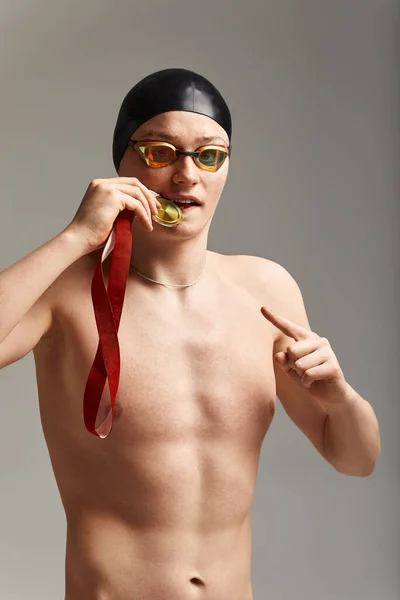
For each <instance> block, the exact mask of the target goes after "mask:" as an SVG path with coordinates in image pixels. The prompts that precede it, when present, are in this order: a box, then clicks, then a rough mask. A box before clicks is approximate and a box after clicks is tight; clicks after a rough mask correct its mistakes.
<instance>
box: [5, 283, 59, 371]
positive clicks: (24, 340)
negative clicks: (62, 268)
mask: <svg viewBox="0 0 400 600" xmlns="http://www.w3.org/2000/svg"><path fill="white" fill-rule="evenodd" d="M51 324H52V307H51V302H50V294H46V293H45V294H43V295H42V296H41V297H40V298H39V299H38V300H37V301H36V303H35V304H34V305H33V306H32V308H31V309H30V310H29V311H28V312H27V313H26V315H25V316H24V317H23V318H22V319H21V321H20V322H19V323H18V324H17V325H16V326H15V327H14V329H13V330H12V331H11V332H10V333H9V334H8V336H7V337H6V339H5V340H4V341H3V342H2V343H1V344H0V369H3V368H4V367H7V366H9V365H11V364H13V363H15V362H17V361H18V360H20V359H21V358H23V357H24V356H26V355H27V354H28V353H29V352H30V351H31V350H33V348H35V346H36V345H37V344H38V343H39V341H40V340H41V339H42V338H43V337H45V336H46V334H47V333H48V332H49V331H50V328H51Z"/></svg>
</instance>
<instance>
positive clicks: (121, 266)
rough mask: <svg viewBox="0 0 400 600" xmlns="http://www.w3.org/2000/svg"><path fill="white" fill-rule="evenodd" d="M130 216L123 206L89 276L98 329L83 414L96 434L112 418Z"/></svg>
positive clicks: (106, 432) (104, 433)
mask: <svg viewBox="0 0 400 600" xmlns="http://www.w3.org/2000/svg"><path fill="white" fill-rule="evenodd" d="M133 216H134V213H133V212H132V211H129V210H123V211H122V212H121V213H120V214H119V216H118V217H117V219H116V221H115V223H114V227H113V230H112V231H111V233H110V235H109V237H108V239H107V242H106V245H105V247H104V250H103V254H102V256H101V259H100V260H99V263H98V265H97V267H96V270H95V273H94V276H93V280H92V287H91V293H92V303H93V308H94V314H95V318H96V325H97V331H98V333H99V345H98V347H97V353H96V357H95V359H94V361H93V364H92V367H91V369H90V373H89V377H88V380H87V383H86V388H85V394H84V399H83V415H84V421H85V426H86V429H87V430H88V431H89V432H90V433H93V434H94V435H97V436H98V437H100V438H106V437H107V436H108V435H109V433H110V432H111V429H112V426H113V420H114V407H115V402H116V398H117V392H118V386H119V376H120V368H121V358H120V349H119V342H118V329H119V323H120V320H121V314H122V307H123V304H124V297H125V290H126V283H127V280H128V275H129V265H130V260H131V250H132V230H131V225H132V220H133ZM111 251H114V252H113V256H112V259H111V267H110V274H109V277H108V286H107V288H106V285H105V281H104V274H103V266H102V265H103V262H104V260H105V259H106V258H107V256H108V255H109V254H110V252H111ZM107 379H108V386H109V390H110V396H111V406H110V403H109V401H107V402H105V403H104V402H103V405H104V404H105V406H102V409H101V414H102V418H100V419H98V417H99V409H100V403H101V400H102V394H103V390H104V386H105V383H106V381H107ZM98 420H100V422H99V423H97V421H98Z"/></svg>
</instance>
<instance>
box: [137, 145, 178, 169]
mask: <svg viewBox="0 0 400 600" xmlns="http://www.w3.org/2000/svg"><path fill="white" fill-rule="evenodd" d="M139 150H140V152H141V153H142V154H143V155H144V157H145V158H146V159H147V160H148V161H149V162H150V164H151V165H152V166H154V167H158V166H160V167H163V166H164V165H167V164H169V163H171V162H172V161H174V160H175V158H176V155H175V151H174V150H173V149H172V148H170V147H169V146H158V145H156V144H155V145H149V146H139Z"/></svg>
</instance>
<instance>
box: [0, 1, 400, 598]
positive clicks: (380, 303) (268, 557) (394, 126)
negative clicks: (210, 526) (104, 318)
mask: <svg viewBox="0 0 400 600" xmlns="http://www.w3.org/2000/svg"><path fill="white" fill-rule="evenodd" d="M398 24H399V6H398V2H395V1H394V0H393V1H391V0H346V1H345V0H336V1H335V2H328V1H327V0H302V1H300V0H299V1H296V0H275V1H272V0H269V1H264V2H262V1H261V0H259V2H254V1H252V2H250V1H247V2H228V1H224V0H220V1H219V2H217V1H216V0H214V2H206V1H205V0H201V1H200V2H198V3H196V2H187V1H186V2H184V1H169V2H167V1H160V0H159V1H158V2H152V1H148V2H133V1H132V0H130V1H116V0H113V1H111V0H109V1H107V2H106V1H104V0H85V1H84V2H82V0H73V1H72V0H71V1H69V2H53V1H51V0H41V1H38V0H31V1H27V0H24V1H22V0H19V1H18V2H13V1H12V0H2V2H1V4H0V60H1V71H0V81H1V111H0V127H1V136H0V145H1V162H0V186H1V191H0V198H1V224H0V268H5V267H6V266H8V265H10V264H12V263H14V262H16V261H17V260H18V259H19V258H21V257H22V256H24V255H26V254H28V253H29V252H31V251H32V250H34V249H35V248H37V247H38V246H39V245H41V244H43V243H44V242H45V241H47V240H48V239H50V238H51V237H53V236H55V235H56V234H57V233H59V232H60V231H61V230H62V229H63V228H64V227H65V226H66V225H67V224H68V223H69V222H70V220H71V219H72V217H73V215H74V213H75V210H76V208H77V206H78V204H79V202H80V200H81V198H82V196H83V194H84V192H85V190H86V187H87V185H88V183H89V181H90V180H91V179H93V178H96V177H113V176H114V175H115V173H114V170H113V165H112V161H111V137H112V131H113V127H114V124H115V119H116V115H117V111H118V108H119V105H120V102H121V100H122V98H123V96H124V95H125V93H126V92H127V91H128V89H129V88H130V87H131V85H133V84H134V83H135V82H136V81H137V80H138V79H140V78H141V77H143V76H145V75H146V74H148V73H149V72H151V71H155V70H158V69H160V68H165V67H170V66H182V67H186V68H189V69H193V70H195V71H196V70H197V71H199V72H200V73H202V74H204V75H205V76H207V77H209V78H210V79H211V80H212V81H213V82H214V83H215V84H216V85H217V87H219V88H220V90H221V92H222V93H223V94H224V95H225V97H226V98H227V100H228V102H229V104H230V106H231V109H232V113H233V119H234V139H233V143H234V153H233V157H232V162H231V170H230V175H229V178H228V183H227V186H226V188H225V191H224V194H223V196H222V199H221V203H220V206H219V208H218V211H217V214H216V216H215V219H214V223H213V226H212V228H211V233H210V244H209V247H210V248H211V249H214V250H217V251H219V252H223V253H227V254H255V255H260V256H264V257H268V258H271V259H273V260H275V261H277V262H279V263H280V264H282V265H283V266H285V267H286V268H287V269H288V270H289V271H290V272H291V274H292V275H293V276H294V277H295V278H296V279H297V281H298V283H299V285H300V287H301V289H302V292H303V296H304V300H305V304H306V308H307V311H308V315H309V319H310V323H311V327H312V328H313V329H314V330H315V331H317V333H319V334H320V335H323V336H326V337H328V339H329V340H330V342H331V345H332V347H333V349H334V351H335V353H336V354H337V356H338V358H339V361H340V363H341V366H342V368H343V370H344V373H345V376H346V378H347V379H348V381H349V382H350V383H351V385H352V386H353V387H355V388H356V389H357V390H358V391H359V392H360V394H361V395H363V396H364V397H365V398H366V399H367V400H369V401H370V402H371V403H372V405H373V407H374V409H375V411H376V413H377V415H378V419H379V422H380V427H381V436H382V455H381V459H380V462H379V463H378V466H377V469H376V471H375V473H374V474H373V475H372V476H371V477H369V478H365V479H362V478H361V479H360V478H354V477H346V476H343V475H339V474H338V473H336V472H335V471H334V470H333V469H332V468H331V467H330V466H329V465H328V463H326V462H325V461H324V460H323V459H322V458H321V457H320V456H319V455H318V454H317V452H316V451H315V449H314V448H313V447H312V446H311V444H310V442H309V441H308V440H307V439H306V438H305V436H303V434H302V433H301V432H300V431H299V430H298V429H297V428H296V427H295V426H294V425H293V423H292V422H291V421H290V420H289V418H288V417H287V416H286V414H285V413H284V411H283V408H282V407H281V406H280V405H278V410H277V414H276V419H275V421H274V423H273V425H272V428H271V430H270V432H269V434H268V435H267V437H266V439H265V442H264V445H263V450H262V458H261V463H260V468H259V476H258V483H257V490H256V498H255V502H254V506H253V511H252V514H253V586H254V598H255V600H263V599H265V600H269V599H271V600H292V599H294V598H296V600H303V599H304V600H306V599H307V600H314V599H323V600H333V599H335V600H337V599H340V600H348V599H349V600H350V599H351V600H353V599H358V598H360V599H361V598H362V599H363V600H376V599H379V600H398V598H399V596H400V568H399V564H400V560H399V558H400V547H399V546H400V544H399V540H400V536H399V516H398V507H399V506H400V502H399V500H400V499H399V495H400V494H399V491H400V485H399V479H400V469H399V435H398V427H399V423H400V420H399V417H400V410H399V383H398V375H397V374H398V364H399V354H398V334H399V320H398V307H399V305H400V302H399V279H398V271H397V269H398V256H399V254H398V250H399V238H398V228H399V208H398V193H399V188H400V186H399V176H398V165H399V158H400V157H399V154H400V146H399V89H400V88H399V71H398V47H397V42H396V33H397V31H398ZM250 149H251V151H250ZM243 207H244V209H245V210H243ZM244 213H245V214H246V219H243V214H244ZM23 289H24V286H23V282H21V293H23ZM0 395H1V409H2V410H1V427H2V433H1V438H0V474H1V475H0V477H1V496H0V514H1V518H0V597H1V599H3V598H4V599H5V600H17V599H18V600H19V599H21V600H22V599H24V600H25V599H27V600H28V599H29V600H36V599H38V600H39V599H40V600H55V599H61V598H63V592H64V544H65V519H64V514H63V510H62V505H61V502H60V500H59V496H58V491H57V488H56V485H55V481H54V478H53V474H52V470H51V466H50V461H49V458H48V455H47V449H46V446H45V443H44V439H43V436H42V432H41V425H40V419H39V412H38V404H37V394H36V384H35V372H34V362H33V357H32V355H29V356H27V357H26V358H24V359H23V360H22V361H20V362H19V363H17V364H14V365H12V366H10V367H9V368H7V369H4V370H3V371H2V372H1V373H0ZM396 507H397V510H396ZM227 600H228V599H227Z"/></svg>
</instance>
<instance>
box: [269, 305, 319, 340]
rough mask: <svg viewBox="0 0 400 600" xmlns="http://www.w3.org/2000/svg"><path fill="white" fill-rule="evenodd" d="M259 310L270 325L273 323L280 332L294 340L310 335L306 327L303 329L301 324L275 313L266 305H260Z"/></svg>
mask: <svg viewBox="0 0 400 600" xmlns="http://www.w3.org/2000/svg"><path fill="white" fill-rule="evenodd" d="M261 312H262V314H263V316H264V317H265V318H266V319H267V321H269V322H270V323H272V325H275V327H277V328H278V329H279V330H280V331H282V333H284V334H285V335H287V336H288V337H291V338H293V339H294V340H296V341H298V340H304V339H306V338H308V337H310V333H311V332H310V331H309V330H308V329H305V328H304V327H302V326H301V325H298V324H297V323H294V322H293V321H291V320H290V319H287V318H286V317H281V316H279V315H276V314H275V313H273V312H272V311H271V310H270V309H269V308H267V307H266V306H262V307H261Z"/></svg>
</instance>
